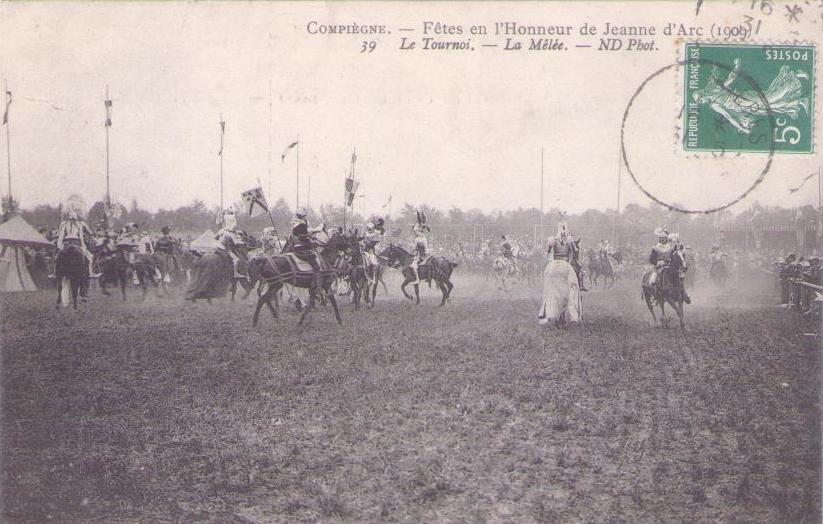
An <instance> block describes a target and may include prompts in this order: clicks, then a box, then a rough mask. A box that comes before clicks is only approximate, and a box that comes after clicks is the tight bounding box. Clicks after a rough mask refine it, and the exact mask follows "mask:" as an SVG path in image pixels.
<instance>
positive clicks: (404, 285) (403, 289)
mask: <svg viewBox="0 0 823 524" xmlns="http://www.w3.org/2000/svg"><path fill="white" fill-rule="evenodd" d="M404 276H405V280H403V283H402V284H400V291H402V292H403V296H404V297H406V298H408V299H409V300H414V298H413V297H412V296H411V295H409V294H408V293H406V286H408V285H409V282H411V281H412V279H411V278H410V277H409V276H408V275H404ZM416 287H417V286H415V288H416Z"/></svg>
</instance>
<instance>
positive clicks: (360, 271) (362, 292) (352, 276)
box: [347, 233, 377, 309]
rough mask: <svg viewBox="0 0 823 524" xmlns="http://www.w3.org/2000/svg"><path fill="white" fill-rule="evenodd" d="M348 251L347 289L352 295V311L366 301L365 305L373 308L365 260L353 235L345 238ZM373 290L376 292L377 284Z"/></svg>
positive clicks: (356, 238) (358, 241) (358, 239)
mask: <svg viewBox="0 0 823 524" xmlns="http://www.w3.org/2000/svg"><path fill="white" fill-rule="evenodd" d="M347 240H348V243H349V249H348V250H347V254H348V255H349V261H350V266H349V268H348V277H349V289H350V290H351V293H352V300H353V301H354V309H360V300H361V299H363V300H365V301H366V304H370V303H371V305H372V306H373V305H374V303H373V301H371V300H370V299H371V286H370V283H369V275H368V269H369V268H368V267H367V266H366V258H365V256H364V255H363V250H362V248H361V247H360V238H359V237H358V236H357V234H356V233H355V234H354V235H351V236H350V237H347ZM374 290H375V292H376V291H377V282H375V283H374Z"/></svg>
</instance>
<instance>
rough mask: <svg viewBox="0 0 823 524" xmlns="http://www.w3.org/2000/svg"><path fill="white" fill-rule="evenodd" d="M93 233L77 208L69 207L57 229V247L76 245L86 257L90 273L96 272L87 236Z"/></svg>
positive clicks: (60, 248) (61, 248)
mask: <svg viewBox="0 0 823 524" xmlns="http://www.w3.org/2000/svg"><path fill="white" fill-rule="evenodd" d="M90 235H92V231H91V229H90V228H89V226H88V225H87V224H86V222H85V221H84V220H83V219H81V218H80V215H79V213H78V211H77V210H76V209H73V208H69V210H68V212H67V213H66V214H65V216H64V218H63V220H62V221H61V222H60V227H59V228H58V229H57V249H59V250H60V251H62V250H63V248H64V247H65V246H68V245H76V246H78V247H79V248H80V249H81V250H82V251H83V255H84V256H85V257H86V261H87V262H88V264H89V274H90V275H91V274H92V273H94V271H93V270H92V254H91V251H89V249H88V247H87V246H86V236H90Z"/></svg>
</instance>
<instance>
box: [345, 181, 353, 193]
mask: <svg viewBox="0 0 823 524" xmlns="http://www.w3.org/2000/svg"><path fill="white" fill-rule="evenodd" d="M353 189H354V179H353V178H351V177H347V178H346V193H351V192H352V190H353Z"/></svg>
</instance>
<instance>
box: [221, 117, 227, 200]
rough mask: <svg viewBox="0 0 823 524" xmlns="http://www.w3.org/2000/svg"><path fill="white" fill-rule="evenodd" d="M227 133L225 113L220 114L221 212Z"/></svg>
mask: <svg viewBox="0 0 823 524" xmlns="http://www.w3.org/2000/svg"><path fill="white" fill-rule="evenodd" d="M225 133H226V122H224V121H223V113H220V211H221V212H222V211H223V135H224V134H225Z"/></svg>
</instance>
